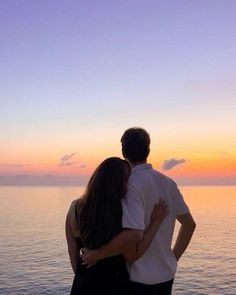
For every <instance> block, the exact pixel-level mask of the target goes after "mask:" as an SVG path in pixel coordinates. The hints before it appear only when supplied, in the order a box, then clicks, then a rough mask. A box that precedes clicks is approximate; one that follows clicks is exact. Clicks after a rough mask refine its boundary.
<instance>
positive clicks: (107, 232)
mask: <svg viewBox="0 0 236 295" xmlns="http://www.w3.org/2000/svg"><path fill="white" fill-rule="evenodd" d="M129 175H130V168H129V164H128V162H127V161H125V160H122V159H120V158H117V157H112V158H108V159H106V160H104V161H103V162H102V163H101V164H100V165H99V166H98V168H97V169H96V170H95V172H94V173H93V175H92V177H91V178H90V180H89V183H88V185H87V188H86V190H85V193H84V195H83V196H82V199H80V200H79V202H78V203H77V204H78V206H77V220H78V226H79V229H80V239H81V241H82V243H83V244H84V246H86V247H89V248H90V249H95V248H98V247H100V246H101V245H103V244H104V243H106V242H107V241H109V240H110V239H111V238H112V237H113V236H115V235H116V234H118V233H119V232H120V231H121V228H122V206H121V198H123V196H124V195H125V192H126V185H127V181H128V177H129Z"/></svg>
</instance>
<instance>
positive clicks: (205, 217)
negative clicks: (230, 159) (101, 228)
mask: <svg viewBox="0 0 236 295" xmlns="http://www.w3.org/2000/svg"><path fill="white" fill-rule="evenodd" d="M181 191H182V193H183V195H184V197H185V200H186V201H187V203H188V204H189V206H190V208H191V211H192V214H193V215H194V217H195V220H196V222H197V229H196V232H195V235H194V238H193V241H192V243H191V245H190V247H189V249H188V250H187V252H186V253H185V255H184V257H183V258H182V259H181V261H180V262H179V266H178V272H177V275H176V279H175V283H174V291H173V294H175V295H184V294H199V295H200V294H210V295H223V294H224V295H226V294H230V295H235V294H236V187H181ZM82 192H83V188H76V187H73V188H72V187H69V188H68V187H66V188H63V187H0V202H1V203H0V204H1V205H0V294H4V295H7V294H9V295H10V294H11V295H21V294H22V295H29V294H30V295H37V294H50V295H60V294H62V295H63V294H69V292H70V287H71V283H72V280H73V273H72V270H71V267H70V264H69V258H68V255H67V247H66V241H65V234H64V220H65V215H66V213H67V210H68V207H69V205H70V203H71V201H72V200H73V199H75V198H76V197H78V196H80V195H81V193H82Z"/></svg>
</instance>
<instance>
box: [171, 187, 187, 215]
mask: <svg viewBox="0 0 236 295" xmlns="http://www.w3.org/2000/svg"><path fill="white" fill-rule="evenodd" d="M172 197H173V199H174V204H175V209H176V216H178V215H184V214H188V213H189V212H190V211H189V208H188V205H187V204H186V203H185V201H184V198H183V196H182V194H181V192H180V191H179V189H178V187H177V185H176V183H175V182H174V185H173V191H172Z"/></svg>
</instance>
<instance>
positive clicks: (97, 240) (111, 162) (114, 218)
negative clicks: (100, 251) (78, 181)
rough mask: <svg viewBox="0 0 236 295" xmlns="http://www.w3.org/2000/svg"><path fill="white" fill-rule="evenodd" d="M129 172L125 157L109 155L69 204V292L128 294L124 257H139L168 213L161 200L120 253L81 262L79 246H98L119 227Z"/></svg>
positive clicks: (115, 232)
mask: <svg viewBox="0 0 236 295" xmlns="http://www.w3.org/2000/svg"><path fill="white" fill-rule="evenodd" d="M129 175H130V166H129V164H128V162H127V161H125V160H122V159H120V158H117V157H112V158H108V159H106V160H104V161H103V162H102V163H101V164H100V165H99V166H98V168H97V169H96V170H95V172H94V173H93V175H92V177H91V179H90V181H89V183H88V186H87V188H86V191H85V193H84V195H83V196H82V197H81V198H80V199H77V200H75V201H73V202H72V204H71V207H70V209H69V212H68V214H67V218H66V238H67V244H68V251H69V256H70V261H71V265H72V268H73V270H74V272H75V277H74V281H73V286H72V290H71V295H75V294H80V295H83V294H86V295H88V294H95V293H96V294H103V295H108V294H109V295H111V294H124V295H125V294H127V295H128V294H130V291H129V275H128V272H127V269H126V265H125V263H126V262H125V258H126V259H130V257H132V259H137V258H139V257H140V256H141V255H142V254H143V253H144V251H145V250H146V249H147V248H148V246H149V245H150V243H151V241H152V239H153V237H154V235H155V233H156V231H157V230H158V228H159V226H160V224H161V221H162V219H163V218H164V217H165V216H166V215H167V208H166V205H165V204H164V203H163V202H162V201H161V202H160V203H159V204H158V206H155V208H154V210H153V213H152V218H151V222H150V225H149V226H148V228H147V229H146V230H145V233H144V235H143V239H142V240H141V241H140V242H138V244H137V245H136V247H132V249H131V248H129V247H127V249H126V250H124V253H122V254H123V255H117V256H113V257H110V258H107V259H103V260H101V261H99V262H97V263H96V264H95V265H93V266H90V267H87V266H84V265H83V263H82V260H81V258H80V255H79V251H80V249H81V248H83V247H86V248H90V249H96V248H99V247H101V246H102V245H103V244H105V243H107V242H108V241H109V240H110V239H112V238H113V237H114V236H115V235H117V234H118V233H120V231H121V230H122V205H121V199H122V198H123V197H124V195H125V192H126V185H127V181H128V178H129ZM131 251H132V252H133V253H131Z"/></svg>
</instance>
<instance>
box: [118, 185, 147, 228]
mask: <svg viewBox="0 0 236 295" xmlns="http://www.w3.org/2000/svg"><path fill="white" fill-rule="evenodd" d="M122 209H123V215H122V226H123V228H130V229H138V230H144V229H145V219H144V200H143V197H142V194H141V193H140V191H139V190H138V187H137V186H135V185H134V184H131V183H129V184H128V190H127V193H126V195H125V197H124V198H123V199H122Z"/></svg>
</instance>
